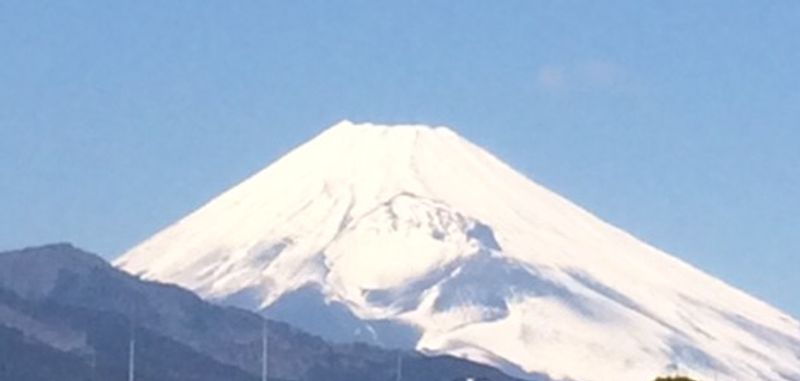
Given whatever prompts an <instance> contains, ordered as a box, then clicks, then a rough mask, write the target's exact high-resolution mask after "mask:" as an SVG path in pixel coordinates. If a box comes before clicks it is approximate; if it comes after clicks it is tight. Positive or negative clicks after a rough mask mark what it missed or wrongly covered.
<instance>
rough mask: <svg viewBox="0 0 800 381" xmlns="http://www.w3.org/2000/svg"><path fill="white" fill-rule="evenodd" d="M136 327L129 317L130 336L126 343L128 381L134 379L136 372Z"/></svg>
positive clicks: (133, 380)
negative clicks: (128, 341) (128, 342)
mask: <svg viewBox="0 0 800 381" xmlns="http://www.w3.org/2000/svg"><path fill="white" fill-rule="evenodd" d="M135 366H136V327H135V326H134V323H133V320H132V319H131V337H130V344H129V345H128V381H135V378H136V372H135V370H134V367H135Z"/></svg>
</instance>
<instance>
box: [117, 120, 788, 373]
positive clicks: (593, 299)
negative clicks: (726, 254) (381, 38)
mask: <svg viewBox="0 0 800 381" xmlns="http://www.w3.org/2000/svg"><path fill="white" fill-rule="evenodd" d="M115 264H116V265H117V266H118V267H120V268H122V269H125V270H127V271H129V272H132V273H136V274H141V275H142V276H143V277H144V278H147V279H153V280H159V281H165V282H174V283H178V284H180V285H183V286H185V287H188V288H190V289H192V290H194V291H196V292H198V293H200V294H201V295H203V296H204V297H206V298H209V299H213V300H218V301H221V302H225V303H232V304H238V305H241V306H245V307H249V308H252V309H263V310H265V311H266V313H268V314H272V315H273V316H277V317H280V318H283V319H285V320H287V321H289V322H292V323H295V324H297V325H299V326H301V327H302V328H306V329H308V330H311V331H313V332H315V333H318V334H321V335H323V336H326V337H328V338H330V339H334V340H341V341H348V340H367V341H372V342H375V343H379V344H385V345H396V346H408V347H416V348H418V349H420V350H423V351H428V352H433V353H449V354H454V355H457V356H462V357H468V358H470V359H473V360H477V361H482V362H485V363H489V364H494V365H497V366H500V367H501V368H503V369H505V370H507V371H509V372H512V373H514V374H517V375H519V374H525V373H528V374H534V373H543V374H548V375H550V376H551V377H553V378H556V379H573V380H581V381H584V380H585V381H608V380H646V379H650V378H652V377H653V376H654V375H656V374H659V373H661V372H662V371H663V370H664V369H666V368H667V367H670V366H671V365H673V364H678V365H679V366H680V367H681V369H684V370H686V371H687V372H689V373H691V374H693V375H696V376H699V377H704V378H706V379H714V377H718V379H720V380H723V379H736V380H771V381H772V380H774V381H781V380H798V379H800V324H799V323H798V322H797V321H796V320H794V319H792V318H791V317H789V316H788V315H786V314H784V313H782V312H780V311H778V310H776V309H775V308H772V307H770V306H769V305H767V304H765V303H763V302H761V301H759V300H756V299H755V298H753V297H751V296H749V295H747V294H745V293H743V292H741V291H739V290H737V289H735V288H733V287H731V286H728V285H726V284H725V283H723V282H721V281H719V280H717V279H714V278H712V277H710V276H709V275H706V274H704V273H703V272H701V271H699V270H697V269H695V268H693V267H691V266H690V265H688V264H686V263H684V262H681V261H680V260H678V259H676V258H673V257H671V256H669V255H667V254H665V253H663V252H661V251H659V250H657V249H655V248H653V247H651V246H648V245H647V244H645V243H643V242H640V241H638V240H637V239H636V238H634V237H632V236H630V235H628V234H626V233H625V232H623V231H621V230H619V229H617V228H615V227H613V226H611V225H609V224H607V223H605V222H603V221H601V220H600V219H598V218H597V217H594V216H593V215H591V214H589V213H588V212H586V211H584V210H582V209H581V208H580V207H578V206H576V205H574V204H572V203H570V202H569V201H567V200H565V199H563V198H561V197H559V196H558V195H556V194H554V193H552V192H550V191H548V190H547V189H545V188H543V187H541V186H539V185H537V184H536V183H534V182H532V181H531V180H529V179H527V178H525V177H524V176H522V175H520V174H519V173H517V172H515V171H514V170H513V169H511V168H510V167H508V166H507V165H505V164H504V163H502V162H501V161H499V160H498V159H496V158H495V157H494V156H492V155H491V154H489V153H488V152H486V151H484V150H483V149H481V148H479V147H477V146H475V145H473V144H471V143H470V142H468V141H466V140H464V139H462V138H461V137H459V136H458V135H457V134H455V133H454V132H453V131H451V130H449V129H446V128H441V127H439V128H429V127H425V126H394V127H387V126H376V125H370V124H353V123H350V122H347V121H345V122H341V123H339V124H337V125H336V126H334V127H332V128H330V129H328V130H326V131H325V132H323V133H322V134H321V135H319V136H318V137H317V138H315V139H313V140H311V141H310V142H308V143H306V144H304V145H302V146H301V147H299V148H297V149H295V150H294V151H292V152H290V153H289V154H287V155H286V156H284V157H283V158H281V159H280V160H278V161H277V162H276V163H274V164H272V165H270V166H269V167H267V168H266V169H264V170H262V171H261V172H259V173H257V174H255V175H254V176H252V177H250V178H249V179H247V180H246V181H244V182H242V183H241V184H239V185H237V186H235V187H234V188H232V189H230V190H228V191H227V192H225V193H223V194H222V195H220V196H219V197H217V198H215V199H214V200H212V201H210V202H209V203H208V204H206V205H204V206H203V207H202V208H200V209H198V210H197V211H195V212H194V213H192V214H190V215H189V216H187V217H185V218H183V219H182V220H180V221H178V222H177V223H175V224H173V225H172V226H169V227H168V228H166V229H164V230H163V231H161V232H159V233H158V234H156V235H155V236H153V237H152V238H150V239H148V240H146V241H145V242H143V243H141V244H140V245H139V246H137V247H135V248H133V249H132V250H130V251H129V252H128V253H126V254H124V255H123V256H121V257H120V258H119V259H118V260H117V261H116V263H115Z"/></svg>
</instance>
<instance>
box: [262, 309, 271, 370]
mask: <svg viewBox="0 0 800 381" xmlns="http://www.w3.org/2000/svg"><path fill="white" fill-rule="evenodd" d="M268 325H269V321H268V320H267V319H266V318H264V322H263V325H262V326H261V381H267V376H268V372H269V365H268V360H269V338H268V336H269V326H268Z"/></svg>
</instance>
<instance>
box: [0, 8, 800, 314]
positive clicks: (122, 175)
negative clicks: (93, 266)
mask: <svg viewBox="0 0 800 381" xmlns="http://www.w3.org/2000/svg"><path fill="white" fill-rule="evenodd" d="M601 3H602V4H601ZM798 20H800V2H797V1H790V0H786V1H777V0H776V1H737V0H725V1H629V2H621V1H609V2H596V1H566V0H560V1H510V0H509V1H498V2H489V1H458V2H455V1H447V2H444V1H425V2H423V1H403V2H367V1H284V2H277V1H275V2H265V1H236V2H221V1H209V2H197V1H169V2H164V1H128V2H126V1H117V2H107V1H81V2H35V1H27V0H24V1H18V0H6V1H3V2H1V3H0V55H1V57H0V216H2V217H0V225H1V226H2V228H0V249H10V248H16V247H20V246H25V245H34V244H41V243H45V242H51V241H71V242H74V243H75V244H77V245H79V246H81V247H84V248H88V249H90V250H93V251H95V252H98V253H102V254H103V255H105V256H106V257H109V258H111V257H114V256H116V255H118V254H120V253H121V252H123V251H124V250H125V249H127V248H129V247H130V246H132V245H134V244H135V243H137V242H138V241H140V240H142V239H144V238H146V237H147V236H149V235H150V234H152V233H154V232H155V231H157V230H158V229H160V228H161V227H163V226H165V225H166V224H168V223H170V222H172V221H174V220H175V219H177V218H179V217H181V216H182V215H184V214H186V213H187V212H189V211H191V210H193V209H194V208H196V207H198V206H199V205H201V204H202V203H203V202H204V201H206V200H208V199H210V198H212V197H213V196H214V195H216V194H218V193H219V192H221V191H223V190H224V189H226V188H227V187H229V186H231V185H233V184H235V183H237V182H238V181H239V180H241V179H243V178H244V177H246V176H247V175H249V174H251V173H252V172H254V171H256V170H258V169H259V168H261V167H263V166H265V165H266V164H268V163H269V162H271V161H272V160H274V159H276V158H277V157H279V156H280V155H281V154H283V153H285V152H287V151H288V150H290V149H291V148H292V147H294V146H296V145H297V144H299V143H301V142H303V141H305V140H307V139H309V138H311V137H312V136H314V135H315V134H316V133H317V132H319V131H320V130H321V129H323V128H325V127H326V126H329V125H331V124H333V123H335V122H336V121H338V120H341V119H345V118H348V119H351V120H354V121H374V122H381V123H393V122H421V123H428V124H442V125H448V126H450V127H452V128H453V129H455V130H457V131H458V132H459V133H461V134H462V135H464V136H465V137H467V138H468V139H470V140H472V141H474V142H476V143H477V144H479V145H482V146H484V147H486V148H487V149H489V150H490V151H492V152H494V153H495V154H497V155H498V156H500V157H501V158H502V159H504V160H505V161H507V162H508V163H510V164H511V165H512V166H514V167H516V168H518V169H519V170H520V171H522V172H524V173H525V174H527V175H529V176H530V177H532V178H533V179H535V180H536V181H538V182H539V183H541V184H543V185H545V186H547V187H549V188H551V189H553V190H555V191H556V192H558V193H560V194H562V195H564V196H566V197H568V198H570V199H571V200H573V201H575V202H577V203H578V204H580V205H582V206H584V207H586V208H587V209H589V210H591V211H593V212H594V213H596V214H598V215H599V216H601V217H603V218H604V219H606V220H608V221H610V222H612V223H614V224H616V225H618V226H620V227H622V228H624V229H626V230H628V231H630V232H632V233H633V234H635V235H637V236H639V237H641V238H642V239H644V240H646V241H648V242H650V243H652V244H654V245H655V246H657V247H660V248H662V249H665V250H667V251H668V252H670V253H673V254H675V255H677V256H680V257H681V258H683V259H685V260H687V261H689V262H691V263H693V264H695V265H697V266H699V267H701V268H703V269H704V270H706V271H708V272H710V273H712V274H714V275H716V276H719V277H721V278H723V279H724V280H726V281H728V282H730V283H733V284H735V285H737V286H739V287H742V288H744V289H745V290H747V291H749V292H750V293H752V294H755V295H757V296H759V297H762V298H764V299H766V300H767V301H769V302H771V303H773V304H776V305H777V306H779V307H781V308H783V309H785V310H787V311H788V312H790V313H792V314H794V315H795V316H800V293H799V292H798V290H800V277H798V276H797V271H798V269H800V257H799V256H800V243H798V242H799V240H798V236H800V234H799V233H800V232H799V230H800V197H798V195H800V37H798V36H800V22H798Z"/></svg>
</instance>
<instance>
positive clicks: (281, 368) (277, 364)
mask: <svg viewBox="0 0 800 381" xmlns="http://www.w3.org/2000/svg"><path fill="white" fill-rule="evenodd" d="M262 327H263V320H262V318H261V317H260V316H258V315H256V314H254V313H250V312H246V311H243V310H240V309H236V308H230V307H219V306H216V305H212V304H209V303H207V302H205V301H203V300H202V299H200V298H198V297H197V296H196V295H194V294H192V293H191V292H189V291H186V290H183V289H181V288H179V287H176V286H172V285H166V284H159V283H154V282H146V281H142V280H140V279H138V278H136V277H133V276H131V275H128V274H126V273H124V272H121V271H119V270H116V269H115V268H113V267H111V266H110V265H109V264H107V263H106V262H105V261H104V260H102V259H101V258H99V257H97V256H96V255H93V254H89V253H86V252H84V251H81V250H79V249H77V248H75V247H72V246H70V245H67V244H58V245H49V246H43V247H36V248H28V249H23V250H17V251H9V252H3V253H0V380H14V381H28V380H30V381H41V380H51V379H59V380H63V381H72V380H75V381H77V380H100V379H103V380H109V379H125V378H126V376H127V370H128V365H127V364H128V346H129V341H130V337H131V336H134V337H135V338H136V363H137V366H136V370H137V380H140V381H172V380H174V381H178V380H181V381H206V380H208V381H211V380H223V379H224V380H231V381H238V380H241V381H250V380H257V379H258V378H259V377H258V374H259V372H260V369H261V364H260V358H261V333H262ZM268 332H269V334H268V336H269V354H270V355H269V369H270V378H271V379H273V378H274V379H276V380H277V379H281V380H298V381H303V380H327V381H330V380H332V381H337V380H341V381H357V380H376V381H378V380H380V381H384V380H394V379H395V375H396V373H397V370H398V366H397V364H398V363H402V365H401V367H402V374H403V378H404V379H409V380H410V379H414V380H454V379H460V378H467V377H474V378H479V379H490V380H499V381H513V380H514V379H513V378H511V377H509V376H506V375H504V374H503V373H501V372H499V371H497V370H495V369H493V368H491V367H487V366H484V365H479V364H476V363H472V362H469V361H466V360H461V359H456V358H453V357H446V356H440V357H426V356H424V355H422V354H419V353H414V352H397V351H390V350H384V349H378V348H375V347H370V346H367V345H363V344H348V345H333V344H329V343H326V342H324V341H323V340H322V339H320V338H318V337H315V336H312V335H309V334H306V333H303V332H301V331H298V330H296V329H294V328H292V327H290V326H289V325H287V324H285V323H279V322H274V321H270V322H269V323H268ZM398 359H400V360H401V361H398ZM541 379H542V380H546V378H544V377H543V378H541Z"/></svg>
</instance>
